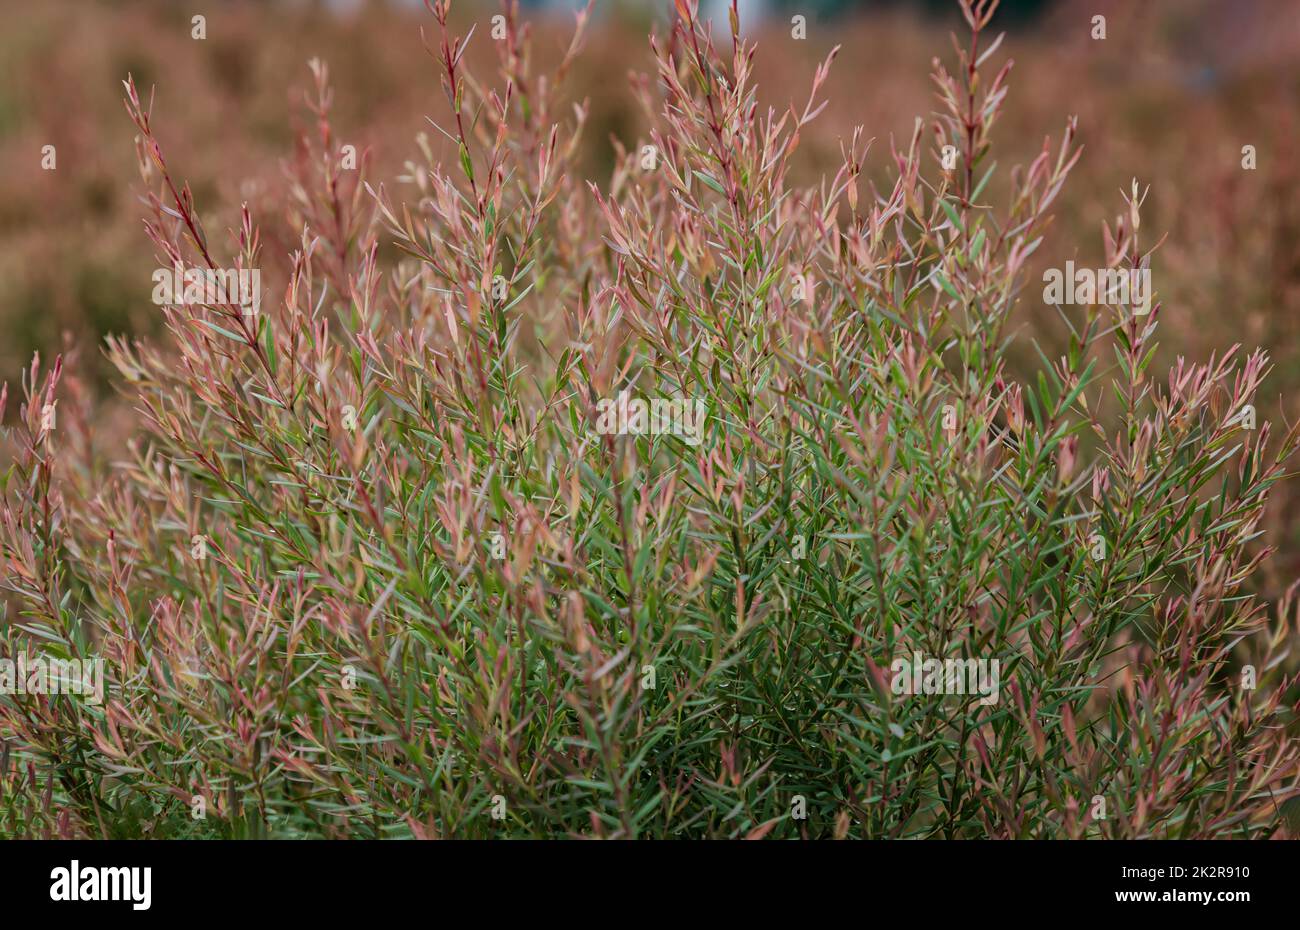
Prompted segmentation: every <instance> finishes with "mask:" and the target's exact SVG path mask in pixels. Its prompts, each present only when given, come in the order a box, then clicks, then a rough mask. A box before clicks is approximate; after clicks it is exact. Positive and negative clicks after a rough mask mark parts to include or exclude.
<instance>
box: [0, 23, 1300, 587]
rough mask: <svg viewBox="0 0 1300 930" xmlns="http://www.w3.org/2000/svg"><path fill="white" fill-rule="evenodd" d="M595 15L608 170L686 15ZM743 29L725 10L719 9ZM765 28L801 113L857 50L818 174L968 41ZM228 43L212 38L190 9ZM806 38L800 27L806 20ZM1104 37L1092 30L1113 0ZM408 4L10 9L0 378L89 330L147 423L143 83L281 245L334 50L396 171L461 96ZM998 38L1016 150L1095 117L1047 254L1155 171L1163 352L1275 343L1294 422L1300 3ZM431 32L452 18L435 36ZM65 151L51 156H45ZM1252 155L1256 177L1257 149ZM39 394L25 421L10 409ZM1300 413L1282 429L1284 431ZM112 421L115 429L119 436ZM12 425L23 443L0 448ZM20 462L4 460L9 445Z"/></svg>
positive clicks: (151, 314)
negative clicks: (450, 92)
mask: <svg viewBox="0 0 1300 930" xmlns="http://www.w3.org/2000/svg"><path fill="white" fill-rule="evenodd" d="M574 5H575V4H574V0H551V2H542V0H534V2H528V3H525V4H524V6H525V15H526V17H527V18H528V19H529V21H530V22H531V23H532V27H533V30H534V37H535V42H536V46H537V54H538V55H539V56H540V57H542V58H545V57H547V56H552V57H554V56H558V54H559V53H560V52H561V50H562V48H563V46H564V44H565V43H566V42H567V38H568V34H569V31H570V28H571V23H572V10H573V8H574ZM596 7H597V9H596V14H597V15H596V24H595V26H594V33H593V36H592V39H591V41H590V42H589V44H588V46H587V50H586V52H585V53H584V54H583V56H582V58H581V59H580V61H579V64H578V66H577V69H576V71H575V74H574V77H573V83H572V87H573V89H574V91H575V96H578V97H589V98H590V100H591V105H592V117H591V122H590V126H589V130H588V132H587V134H586V137H585V149H584V153H583V168H584V170H585V171H586V173H587V176H588V177H589V178H591V179H592V180H593V181H595V182H596V183H597V184H602V185H603V184H604V183H605V182H606V181H607V179H608V177H609V173H610V170H611V167H612V164H613V159H614V153H615V141H614V140H618V141H621V142H622V143H623V144H624V145H627V146H629V147H631V146H633V145H635V144H636V142H637V140H638V138H639V135H638V134H639V132H640V119H639V116H638V113H637V110H636V108H635V106H634V104H633V100H632V96H631V94H630V92H629V90H628V81H627V76H628V74H629V72H640V71H646V70H649V69H650V57H649V52H648V44H647V35H648V33H649V31H650V30H651V29H654V28H660V29H662V27H663V26H664V24H665V23H666V22H667V21H668V17H669V16H670V14H671V11H672V2H671V0H646V2H638V0H597V4H596ZM705 7H706V9H707V8H712V9H713V10H714V14H715V15H716V16H717V22H718V25H719V28H720V29H725V28H726V27H725V21H726V18H725V15H723V13H722V11H723V10H725V2H724V0H715V2H713V3H705ZM741 10H742V18H743V19H744V21H745V23H746V29H747V31H748V32H749V33H750V34H751V35H752V36H754V37H756V38H757V40H758V42H759V56H758V68H757V76H758V82H759V87H760V91H761V96H762V97H764V98H765V99H766V100H767V101H768V102H770V103H772V104H774V105H786V104H789V103H790V102H791V101H793V100H795V99H798V100H800V101H801V102H802V100H803V99H804V97H805V96H806V93H807V86H808V81H809V78H810V76H811V73H812V70H813V67H814V66H815V64H816V63H817V62H818V61H820V60H821V59H822V58H823V57H824V56H825V55H826V53H827V51H828V50H829V49H830V47H831V46H833V45H836V44H839V45H842V46H843V48H844V51H843V52H842V54H841V55H840V57H839V59H838V61H837V62H836V65H835V68H834V71H833V73H832V78H831V81H830V83H829V85H828V91H827V93H828V95H829V97H830V101H831V104H830V106H829V107H828V108H827V110H826V112H825V113H824V114H823V115H822V117H821V118H820V119H819V120H818V122H817V123H816V124H815V131H814V132H813V133H812V134H811V135H810V136H809V137H807V138H805V139H804V140H803V146H802V149H801V152H800V161H799V170H800V172H801V173H802V174H803V179H804V180H809V181H811V180H812V179H815V178H816V177H817V175H818V173H819V172H820V171H822V170H826V169H832V170H833V165H834V163H835V161H836V159H837V158H838V157H839V151H840V149H839V144H840V139H841V138H842V137H844V136H846V135H848V134H849V133H851V131H852V128H853V127H854V126H855V125H858V124H861V125H863V126H864V127H865V129H866V134H867V136H868V137H875V138H876V140H877V142H876V145H875V146H874V147H873V149H872V150H871V153H870V157H869V159H868V163H867V169H866V170H867V172H868V173H869V174H872V175H874V176H876V177H880V178H883V177H884V176H885V174H886V172H887V168H888V157H889V155H888V153H889V139H890V137H891V136H894V137H896V138H902V139H905V138H906V137H907V136H908V135H909V133H910V131H911V127H912V125H913V121H914V120H915V118H916V117H917V116H924V117H928V116H929V114H930V112H931V110H932V109H933V103H934V101H933V91H932V85H931V83H930V79H929V71H930V67H931V61H932V59H933V58H934V56H936V55H940V56H949V55H950V40H949V33H950V32H951V31H952V30H954V29H956V30H958V31H961V28H962V27H961V24H960V19H959V16H958V15H957V10H956V5H955V2H953V0H890V2H885V0H742V2H741ZM495 11H496V10H495V5H494V4H491V3H486V2H482V3H476V2H470V0H457V2H456V4H455V7H454V16H453V18H454V19H455V20H457V23H458V26H459V27H460V29H461V31H464V30H466V29H468V27H469V26H470V25H472V24H473V23H477V24H478V26H479V31H478V33H477V34H476V37H475V41H474V42H473V43H472V44H471V47H470V50H469V53H468V54H469V58H470V60H471V67H472V68H473V69H474V70H475V71H476V72H477V73H479V74H481V75H484V76H487V75H491V74H492V73H493V71H494V64H493V62H494V57H493V53H492V50H491V49H490V47H489V43H490V39H489V38H488V31H489V29H490V25H489V19H490V16H491V15H492V13H494V12H495ZM196 13H201V14H203V15H204V16H205V17H206V20H207V21H206V27H207V37H206V38H205V39H204V40H202V41H196V40H195V39H193V38H191V16H193V15H194V14H196ZM795 14H801V15H804V16H806V17H807V21H808V37H807V40H806V41H803V42H796V41H793V40H792V39H791V37H790V17H791V16H793V15H795ZM1097 15H1102V16H1104V17H1105V18H1106V38H1105V40H1104V41H1098V40H1096V39H1094V38H1093V37H1092V33H1093V28H1094V27H1093V17H1094V16H1097ZM421 26H424V27H425V28H426V29H431V28H432V19H431V17H430V16H429V15H428V13H427V12H426V11H424V9H423V5H422V3H419V2H410V0H283V2H272V0H263V2H252V0H245V2H237V0H224V2H223V0H192V2H178V0H0V380H4V381H8V382H9V383H10V385H11V394H12V393H13V392H14V391H15V390H16V388H17V384H18V382H19V380H20V373H21V371H22V369H23V367H24V366H25V365H26V364H27V363H29V362H30V359H31V355H32V353H33V352H35V351H39V352H41V354H42V356H43V357H44V358H49V357H50V356H51V355H52V354H53V353H56V352H58V351H60V350H63V349H65V348H67V347H70V346H78V347H80V355H81V359H82V364H83V366H84V368H85V369H86V371H87V373H88V375H89V384H90V385H91V387H92V390H93V391H94V392H95V394H96V396H97V399H98V401H97V402H98V403H99V404H100V405H101V409H102V420H103V422H104V423H106V424H110V425H111V424H121V426H120V431H121V432H125V430H126V424H128V423H129V419H130V412H129V404H128V403H127V402H126V401H124V400H123V399H121V398H120V397H119V396H118V395H117V394H116V393H115V392H114V389H113V385H114V382H113V379H112V376H111V373H110V372H109V370H108V366H107V365H106V364H105V363H104V362H103V360H102V357H101V355H100V353H99V349H98V347H99V345H100V344H102V341H103V338H104V336H105V335H106V334H109V333H127V334H132V335H136V336H140V337H148V336H150V335H151V334H154V333H156V332H157V331H158V329H159V319H158V312H157V308H156V307H154V305H153V304H152V303H151V302H150V293H151V290H152V282H151V280H150V274H151V272H152V270H153V269H154V268H155V267H156V266H157V264H158V263H157V261H156V259H155V257H154V254H153V248H152V246H151V245H150V243H149V242H148V240H147V239H146V237H145V236H144V234H143V232H142V228H141V221H140V217H141V213H140V208H139V204H138V203H137V197H138V195H139V193H140V182H139V179H138V175H137V173H136V170H135V162H134V148H133V141H132V140H133V135H134V127H133V126H132V125H131V123H130V121H129V120H128V119H127V116H126V113H125V111H124V110H123V108H122V104H121V92H122V87H121V80H122V78H124V77H125V76H126V74H127V73H131V74H132V75H134V77H135V79H136V82H137V84H139V85H140V86H141V88H142V89H144V90H145V92H146V93H147V92H148V89H149V88H151V87H152V88H155V89H156V95H155V106H154V119H155V125H156V126H157V128H158V133H159V136H160V137H161V138H162V140H163V142H164V145H165V148H166V151H167V155H168V160H169V163H170V165H171V166H172V168H173V170H174V171H175V172H176V173H177V174H178V175H180V176H182V177H184V178H186V179H187V180H188V181H189V182H190V184H191V186H192V188H193V191H194V194H195V198H196V201H197V203H198V204H199V205H200V208H201V210H202V212H203V213H204V215H205V216H206V217H207V218H208V228H209V229H211V230H216V229H226V228H229V227H231V226H233V218H234V216H235V211H237V210H238V208H239V205H240V204H241V203H242V202H247V203H248V204H249V205H250V207H251V208H252V209H253V211H254V213H255V215H256V216H257V217H258V219H259V222H260V223H261V224H262V229H263V237H264V240H265V242H266V244H267V248H268V249H282V250H283V251H284V252H287V251H288V250H289V249H290V248H291V245H292V243H293V242H294V241H295V239H296V234H295V233H294V232H293V230H292V229H291V228H290V225H289V223H288V221H287V220H286V218H285V217H284V216H283V215H282V213H281V212H280V211H279V209H278V208H276V207H273V206H272V205H273V204H281V203H283V202H284V198H283V197H282V196H281V195H282V193H283V189H284V186H285V184H286V181H285V171H284V167H285V164H286V162H289V161H291V160H292V159H293V158H294V157H296V156H295V145H294V140H295V137H296V134H297V132H298V131H299V130H300V129H301V128H302V127H303V126H304V124H305V122H306V121H307V120H308V118H309V114H308V113H307V111H306V110H305V108H304V106H303V95H304V93H305V92H306V91H307V89H308V88H309V86H310V83H311V82H310V73H309V71H308V69H307V66H306V62H307V61H308V60H309V59H311V58H313V57H319V58H322V59H324V60H325V61H327V62H328V64H329V66H330V70H331V76H332V79H333V82H334V85H335V89H336V98H335V109H334V121H335V126H336V128H337V129H338V130H339V131H340V133H341V134H342V135H344V136H346V141H348V142H352V143H354V144H356V145H357V147H358V149H359V150H360V149H369V150H370V153H371V158H372V159H373V165H374V169H373V171H372V176H375V177H378V178H385V177H392V176H394V175H397V174H400V173H401V172H402V170H403V164H404V162H405V161H406V160H407V159H408V158H409V157H411V156H412V154H413V153H414V152H416V151H417V150H416V147H415V142H414V139H415V136H416V134H417V133H420V132H423V131H426V130H428V128H429V127H428V124H427V122H426V121H425V117H426V116H428V115H432V116H435V117H436V116H438V115H440V114H441V113H442V112H443V108H444V107H445V101H444V99H443V97H442V91H441V89H440V86H439V83H438V75H437V69H436V67H435V64H434V62H433V61H432V60H431V59H430V58H429V56H428V55H427V54H426V53H425V51H424V49H423V47H422V44H421V35H420V27H421ZM995 26H998V27H1001V28H1002V29H1005V30H1006V31H1007V33H1008V35H1007V38H1006V41H1005V42H1004V44H1003V46H1002V49H1001V50H1000V52H999V54H1000V55H1005V56H1007V57H1011V58H1013V59H1014V60H1015V62H1016V66H1015V70H1014V72H1013V74H1012V79H1011V96H1010V98H1009V101H1008V104H1007V115H1006V117H1005V118H1004V120H1003V121H1002V122H1001V123H1000V125H999V126H998V127H997V129H996V136H995V138H996V143H997V149H998V153H999V154H998V156H997V158H998V161H999V164H1000V165H1001V166H1003V167H1004V168H1010V166H1011V165H1012V164H1015V163H1025V162H1027V161H1028V160H1030V159H1031V158H1032V157H1033V156H1034V155H1035V154H1036V153H1037V151H1038V150H1039V148H1040V147H1041V145H1042V143H1043V139H1044V137H1045V136H1048V135H1051V136H1053V137H1054V138H1059V136H1060V133H1061V131H1062V129H1063V127H1064V125H1065V121H1066V119H1067V118H1068V117H1070V116H1072V115H1073V116H1077V117H1078V120H1079V141H1080V142H1081V143H1082V144H1083V145H1084V146H1085V151H1084V154H1083V157H1082V160H1081V161H1080V164H1079V167H1078V169H1077V170H1076V171H1075V173H1074V175H1073V176H1072V179H1071V182H1070V184H1069V185H1068V186H1067V188H1066V190H1065V192H1064V194H1063V196H1062V197H1061V199H1060V200H1058V203H1057V222H1056V223H1055V225H1054V227H1053V229H1052V231H1051V233H1050V235H1049V237H1048V242H1047V243H1045V245H1044V247H1043V248H1042V249H1040V251H1039V254H1038V255H1037V256H1036V258H1037V259H1038V260H1039V262H1040V266H1039V269H1038V270H1037V271H1036V272H1035V273H1036V274H1037V273H1040V272H1041V268H1042V267H1043V266H1045V265H1055V266H1059V265H1062V264H1063V263H1064V262H1065V261H1066V260H1068V259H1074V260H1075V261H1077V262H1088V263H1092V265H1093V266H1095V264H1096V263H1097V262H1098V261H1099V260H1100V256H1101V251H1102V247H1101V242H1102V240H1101V224H1102V222H1103V221H1104V220H1111V221H1112V222H1113V219H1114V217H1115V215H1116V214H1117V213H1119V212H1120V210H1121V209H1122V207H1123V202H1122V200H1121V198H1120V191H1121V189H1127V188H1128V186H1129V183H1130V180H1131V179H1133V178H1137V179H1138V180H1139V181H1140V182H1141V183H1142V184H1144V185H1147V184H1149V185H1150V187H1151V192H1150V196H1149V198H1148V200H1147V202H1146V205H1145V207H1144V213H1143V233H1144V239H1145V242H1146V243H1148V244H1150V243H1152V242H1154V241H1155V240H1156V239H1158V238H1159V236H1161V235H1167V239H1166V240H1165V242H1164V244H1163V245H1162V247H1161V249H1160V251H1159V252H1158V253H1157V257H1156V261H1155V266H1154V267H1155V278H1154V280H1155V285H1156V289H1157V291H1158V295H1159V299H1160V300H1162V301H1163V303H1164V309H1163V311H1162V322H1161V326H1160V330H1159V338H1160V340H1161V343H1162V354H1163V358H1162V359H1161V364H1163V363H1167V362H1168V361H1170V360H1172V359H1173V358H1174V357H1175V356H1177V355H1187V356H1189V357H1192V358H1195V359H1198V360H1204V359H1206V358H1208V357H1209V355H1210V354H1211V353H1212V352H1215V351H1219V352H1221V351H1223V350H1224V349H1226V348H1227V347H1228V346H1230V345H1232V344H1233V343H1236V342H1241V343H1243V344H1244V347H1245V348H1247V349H1251V348H1254V347H1255V346H1262V347H1264V348H1266V349H1268V350H1269V351H1270V353H1271V354H1272V356H1273V359H1274V362H1275V365H1276V369H1275V372H1274V374H1273V376H1272V378H1271V379H1270V381H1269V382H1268V384H1267V389H1266V392H1265V393H1266V397H1265V398H1264V400H1265V402H1264V403H1263V404H1262V406H1261V411H1260V412H1261V415H1262V416H1264V417H1268V418H1272V419H1274V420H1275V421H1276V420H1285V421H1286V422H1291V421H1293V420H1294V417H1295V416H1296V415H1297V409H1298V408H1300V405H1298V404H1297V403H1296V400H1295V398H1296V397H1297V394H1296V391H1297V388H1300V342H1298V340H1297V336H1298V335H1300V196H1298V193H1300V192H1298V191H1297V183H1296V182H1297V176H1298V169H1297V158H1298V157H1300V144H1298V141H1300V138H1298V133H1297V121H1298V120H1300V105H1298V104H1300V6H1297V3H1296V0H1109V2H1106V0H1082V2H1079V0H1003V3H1002V7H1001V9H1000V11H999V13H998V15H997V17H996V19H995ZM430 34H432V33H430ZM46 145H53V146H55V149H56V153H57V167H56V168H55V170H52V171H49V170H43V169H42V166H41V159H42V147H43V146H46ZM1245 145H1251V146H1254V147H1255V152H1256V157H1257V167H1256V168H1255V170H1246V169H1244V168H1243V166H1242V147H1243V146H1245ZM1035 280H1036V279H1035V278H1031V279H1030V285H1029V287H1028V288H1027V289H1026V291H1025V295H1024V299H1023V300H1022V306H1021V312H1020V315H1021V320H1020V322H1021V324H1022V328H1021V331H1020V336H1021V338H1020V342H1019V343H1018V348H1017V352H1018V357H1020V358H1022V359H1023V360H1024V361H1025V363H1026V364H1029V363H1031V362H1032V360H1033V359H1034V358H1035V355H1034V352H1033V349H1032V340H1033V339H1035V338H1037V339H1039V340H1041V341H1042V342H1043V344H1044V345H1045V346H1046V347H1048V348H1049V349H1050V347H1051V346H1052V345H1053V342H1054V340H1056V339H1058V338H1059V332H1058V331H1057V329H1056V327H1055V325H1054V317H1053V316H1052V313H1051V311H1050V310H1049V309H1048V308H1046V307H1044V306H1043V305H1042V302H1041V299H1040V294H1041V285H1038V284H1036V283H1035ZM15 414H16V404H13V403H11V404H10V409H9V411H8V413H7V418H8V420H9V421H10V422H12V420H13V418H14V416H15ZM1281 425H1282V424H1280V423H1278V424H1276V425H1275V430H1276V429H1277V427H1278V426H1281ZM113 431H114V430H113V428H111V427H110V428H109V429H108V433H109V434H110V435H109V441H110V442H111V440H112V433H113ZM2 443H3V438H2V437H0V444H2ZM3 458H4V454H3V452H0V462H2V461H3ZM1297 514H1300V491H1297V490H1288V491H1286V492H1284V493H1283V494H1281V495H1279V496H1278V498H1277V500H1276V503H1275V505H1274V506H1273V509H1272V517H1271V520H1272V523H1273V526H1272V527H1271V537H1272V541H1273V542H1275V543H1276V544H1278V545H1280V546H1281V548H1282V552H1281V554H1280V557H1279V558H1277V559H1274V560H1273V561H1272V562H1271V563H1270V568H1269V569H1268V573H1267V574H1266V577H1265V586H1266V587H1267V588H1269V589H1271V591H1270V593H1273V594H1276V592H1277V591H1278V590H1280V589H1281V588H1282V587H1284V586H1285V585H1286V584H1288V583H1289V582H1290V581H1291V580H1293V579H1294V578H1295V577H1297V576H1298V575H1300V527H1297V526H1296V525H1295V524H1296V520H1295V519H1294V517H1295V516H1296V515H1297Z"/></svg>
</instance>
